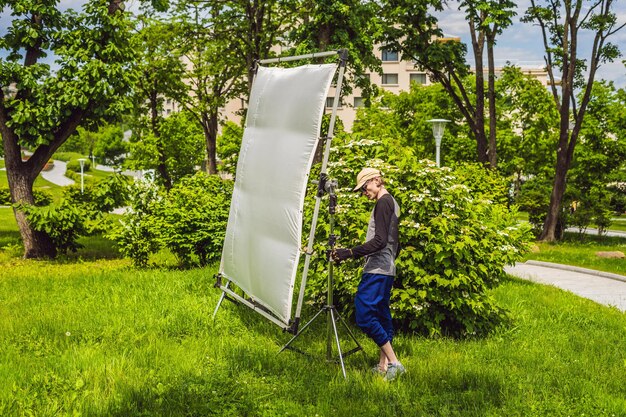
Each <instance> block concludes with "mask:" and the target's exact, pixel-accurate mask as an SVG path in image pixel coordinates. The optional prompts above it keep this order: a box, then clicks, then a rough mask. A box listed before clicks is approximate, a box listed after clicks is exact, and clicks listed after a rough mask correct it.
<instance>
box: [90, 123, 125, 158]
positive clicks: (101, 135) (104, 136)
mask: <svg viewBox="0 0 626 417" xmlns="http://www.w3.org/2000/svg"><path fill="white" fill-rule="evenodd" d="M96 137H97V139H96V142H95V146H94V149H93V154H94V155H95V156H96V158H98V159H99V160H100V161H102V163H103V164H105V165H111V166H115V167H119V166H120V165H122V162H123V161H124V159H125V158H126V154H127V153H128V142H126V141H125V140H124V130H123V129H122V127H121V126H117V125H108V126H103V127H102V128H100V130H98V132H97V133H96Z"/></svg>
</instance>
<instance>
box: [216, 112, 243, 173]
mask: <svg viewBox="0 0 626 417" xmlns="http://www.w3.org/2000/svg"><path fill="white" fill-rule="evenodd" d="M242 138H243V127H241V126H240V125H238V124H237V123H233V122H226V123H224V126H222V134H221V135H219V136H218V137H217V150H218V155H219V157H220V171H222V172H228V173H229V174H233V175H234V174H235V171H236V170H237V161H238V160H239V148H241V140H242Z"/></svg>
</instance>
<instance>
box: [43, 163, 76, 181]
mask: <svg viewBox="0 0 626 417" xmlns="http://www.w3.org/2000/svg"><path fill="white" fill-rule="evenodd" d="M66 171H67V163H66V162H63V161H56V160H55V161H54V165H53V167H52V169H51V170H49V171H41V176H42V177H43V179H45V180H47V181H50V182H51V183H53V184H56V185H61V186H63V187H64V186H66V185H72V184H74V180H72V179H70V178H67V177H66V176H65V172H66Z"/></svg>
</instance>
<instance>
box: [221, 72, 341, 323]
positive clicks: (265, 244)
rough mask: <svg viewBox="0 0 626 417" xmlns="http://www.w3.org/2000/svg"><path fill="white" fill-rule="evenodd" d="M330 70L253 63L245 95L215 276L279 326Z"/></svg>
mask: <svg viewBox="0 0 626 417" xmlns="http://www.w3.org/2000/svg"><path fill="white" fill-rule="evenodd" d="M336 68H337V66H336V65H335V64H330V65H305V66H301V67H297V68H265V67H259V69H258V72H257V75H256V78H255V80H254V84H253V86H252V91H251V93H250V103H249V108H248V115H247V119H246V126H245V130H244V135H243V141H242V144H241V151H240V153H239V162H238V165H237V174H236V180H235V188H234V191H233V198H232V202H231V206H230V214H229V217H228V227H227V229H226V238H225V241H224V248H223V251H222V262H221V265H220V273H221V274H222V275H223V276H224V277H225V278H227V279H228V280H230V281H232V282H233V283H235V284H237V285H238V286H239V287H240V288H241V289H242V290H244V291H245V292H246V293H247V294H248V295H249V296H250V297H252V298H253V299H254V300H255V301H256V302H258V303H260V304H261V305H262V306H264V307H265V308H267V309H268V310H269V311H271V312H272V313H273V314H274V315H276V317H277V318H279V319H280V320H282V321H283V322H284V323H285V324H289V319H290V318H291V306H292V297H293V293H294V284H295V278H296V272H297V267H298V259H299V255H300V247H301V245H302V242H301V237H302V208H303V204H304V194H305V191H306V185H307V182H308V175H309V169H310V167H311V162H312V160H313V154H314V151H315V148H316V146H317V142H318V140H319V135H320V126H321V120H322V113H323V111H324V105H325V102H326V96H327V93H328V89H329V87H330V83H331V81H332V78H333V75H334V73H335V71H336Z"/></svg>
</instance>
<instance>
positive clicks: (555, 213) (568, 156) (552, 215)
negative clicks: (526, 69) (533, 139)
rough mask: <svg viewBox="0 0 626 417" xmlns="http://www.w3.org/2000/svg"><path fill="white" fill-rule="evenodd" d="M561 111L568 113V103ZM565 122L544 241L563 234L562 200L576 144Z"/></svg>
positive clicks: (550, 240)
mask: <svg viewBox="0 0 626 417" xmlns="http://www.w3.org/2000/svg"><path fill="white" fill-rule="evenodd" d="M561 112H562V113H565V114H568V113H569V107H568V106H567V105H565V106H563V107H562V110H561ZM562 116H563V114H562ZM564 124H567V119H563V118H562V119H561V135H560V138H559V148H558V150H557V153H556V169H555V174H554V183H553V185H552V193H551V194H550V206H549V208H548V215H547V216H546V220H545V222H544V224H543V230H542V232H541V235H540V236H539V240H541V241H544V242H554V241H555V240H558V239H559V238H560V235H561V231H559V230H557V229H558V227H559V225H560V220H561V202H562V200H563V194H565V187H566V177H567V171H568V170H569V166H570V162H571V160H572V157H573V150H574V146H573V145H572V144H571V143H569V142H570V141H569V128H568V126H567V125H564ZM574 139H575V138H572V142H573V144H575V140H574Z"/></svg>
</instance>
